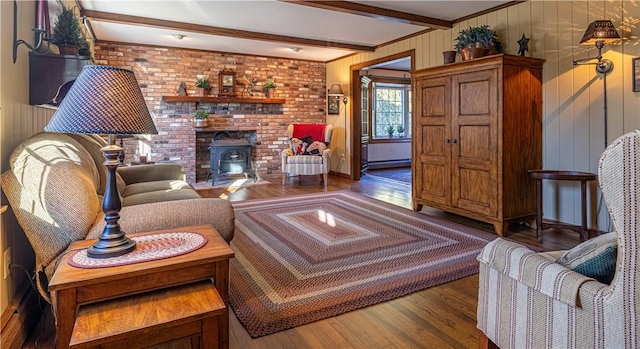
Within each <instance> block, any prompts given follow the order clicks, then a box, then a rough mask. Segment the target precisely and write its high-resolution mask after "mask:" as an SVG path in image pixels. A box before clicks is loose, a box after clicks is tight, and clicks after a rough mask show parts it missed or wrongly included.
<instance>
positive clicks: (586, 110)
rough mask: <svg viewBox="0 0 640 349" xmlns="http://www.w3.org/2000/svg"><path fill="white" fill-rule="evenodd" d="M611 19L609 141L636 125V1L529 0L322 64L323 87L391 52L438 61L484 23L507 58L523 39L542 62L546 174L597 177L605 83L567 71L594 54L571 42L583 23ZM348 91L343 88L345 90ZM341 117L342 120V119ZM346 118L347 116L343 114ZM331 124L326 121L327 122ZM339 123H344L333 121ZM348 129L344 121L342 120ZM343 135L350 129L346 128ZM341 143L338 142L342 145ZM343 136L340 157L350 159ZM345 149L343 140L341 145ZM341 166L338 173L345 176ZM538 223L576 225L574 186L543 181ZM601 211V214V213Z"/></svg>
mask: <svg viewBox="0 0 640 349" xmlns="http://www.w3.org/2000/svg"><path fill="white" fill-rule="evenodd" d="M598 19H610V20H612V21H613V23H614V25H615V26H616V28H617V29H618V32H619V34H620V36H622V37H623V39H622V40H621V41H619V42H617V43H614V44H611V45H607V46H605V48H604V50H603V56H604V57H605V58H607V59H610V60H612V61H613V63H614V70H613V72H612V73H611V74H609V75H608V76H607V80H606V83H607V100H608V142H609V143H611V142H612V141H614V140H615V139H616V138H617V137H619V136H621V135H622V134H624V133H626V132H629V131H631V130H634V129H636V128H639V127H640V98H639V97H640V93H638V92H633V91H632V79H633V75H632V67H631V64H632V61H631V60H632V58H634V57H640V39H639V37H640V27H639V26H638V23H640V2H639V1H636V0H633V1H603V0H600V1H541V0H531V1H527V2H524V3H521V4H518V5H515V6H511V7H508V8H506V9H502V10H499V11H495V12H491V13H488V14H485V15H481V16H478V17H475V18H472V19H469V20H467V21H463V22H460V23H457V24H456V25H455V26H454V27H453V28H452V29H450V30H436V31H432V32H429V33H426V34H423V35H420V36H417V37H412V38H409V39H407V40H403V41H400V42H396V43H393V44H390V45H387V46H384V47H381V48H380V49H378V50H377V51H376V52H373V53H364V54H358V55H354V56H350V57H347V58H344V59H341V60H337V61H334V62H330V63H329V64H327V84H332V83H340V84H342V85H343V88H344V87H345V86H348V84H349V74H348V72H349V67H350V66H351V65H353V64H358V63H362V62H367V61H370V60H373V59H378V58H382V57H385V56H389V55H392V54H394V53H398V52H403V51H407V50H410V49H415V50H416V69H422V68H427V67H432V66H437V65H442V64H443V57H442V51H445V50H452V49H453V45H454V42H453V39H454V38H455V37H456V36H457V33H458V32H459V31H460V30H461V29H464V28H467V27H469V26H478V25H482V24H488V25H489V26H491V27H492V28H493V29H495V30H497V32H498V35H499V37H500V39H501V41H502V42H503V44H504V49H505V52H506V53H510V54H517V52H518V43H517V41H518V40H519V39H520V38H521V37H522V34H525V36H527V37H529V38H531V41H530V42H529V52H528V53H527V55H528V56H532V57H537V58H543V59H545V60H546V62H545V65H544V71H543V103H544V106H543V107H544V116H543V164H544V168H545V169H564V170H576V171H590V172H597V167H598V159H599V157H600V154H601V153H602V151H603V150H604V120H603V114H604V111H603V110H604V98H603V97H604V88H603V86H604V81H603V79H602V77H600V76H598V75H597V74H596V72H595V68H594V66H593V65H580V66H574V65H573V63H572V61H573V60H574V59H581V58H587V57H593V56H595V55H596V54H597V51H596V48H595V46H591V45H589V46H582V45H579V44H578V43H579V42H580V39H581V38H582V35H583V34H584V31H585V29H586V28H587V26H588V24H589V23H590V22H592V21H594V20H598ZM346 90H347V89H345V91H346ZM341 117H344V116H341ZM347 118H350V115H347ZM333 121H334V120H331V119H328V122H333ZM337 121H338V122H340V124H342V122H343V119H339V120H337ZM347 125H349V122H348V120H347ZM347 134H349V130H347ZM343 142H344V140H343ZM349 143H350V140H349V139H347V143H346V144H347V151H346V152H347V159H348V160H349V159H350V153H351V150H350V149H349ZM343 144H344V143H343ZM349 171H350V170H349V168H348V166H346V165H345V166H342V167H341V168H340V169H339V172H342V173H349ZM544 196H545V200H544V212H545V218H550V219H556V220H559V221H563V222H569V223H575V224H579V222H580V188H579V184H576V183H572V182H545V186H544ZM599 198H600V196H599V192H598V190H597V188H596V184H595V183H592V184H591V187H590V189H589V224H590V226H591V227H596V216H597V224H598V226H599V228H600V229H603V230H610V229H611V228H610V227H609V222H608V218H607V214H606V213H605V212H601V213H600V214H599V215H596V212H597V208H598V206H599V204H600V202H599ZM605 210H606V208H603V209H602V211H605Z"/></svg>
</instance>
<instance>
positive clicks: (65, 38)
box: [51, 5, 83, 55]
mask: <svg viewBox="0 0 640 349" xmlns="http://www.w3.org/2000/svg"><path fill="white" fill-rule="evenodd" d="M82 38H83V37H82V31H81V30H80V20H79V19H78V16H76V13H75V12H74V11H73V9H72V8H70V7H66V6H64V5H63V6H62V11H61V12H60V14H59V15H58V18H56V21H55V23H54V28H53V33H52V34H51V42H52V43H54V44H56V45H57V46H58V49H59V50H60V54H61V55H78V50H79V49H80V44H81V43H82Z"/></svg>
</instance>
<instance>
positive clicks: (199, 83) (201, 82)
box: [196, 76, 211, 88]
mask: <svg viewBox="0 0 640 349" xmlns="http://www.w3.org/2000/svg"><path fill="white" fill-rule="evenodd" d="M196 87H199V88H211V85H210V84H209V77H208V76H203V77H198V78H196Z"/></svg>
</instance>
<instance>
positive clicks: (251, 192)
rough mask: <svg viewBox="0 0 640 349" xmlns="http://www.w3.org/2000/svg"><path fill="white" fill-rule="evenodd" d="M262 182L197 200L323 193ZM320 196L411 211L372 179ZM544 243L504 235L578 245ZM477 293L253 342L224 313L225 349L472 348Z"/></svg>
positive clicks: (390, 186) (449, 291)
mask: <svg viewBox="0 0 640 349" xmlns="http://www.w3.org/2000/svg"><path fill="white" fill-rule="evenodd" d="M269 181H270V182H271V183H272V184H268V185H257V186H251V187H244V188H240V189H237V190H227V189H210V190H205V191H200V194H201V196H204V197H221V198H225V199H227V200H230V201H240V200H250V199H258V198H268V197H279V196H288V195H296V194H307V193H313V192H322V191H325V189H324V186H323V185H322V184H321V183H320V179H319V176H307V177H303V178H302V181H301V182H300V183H299V182H298V180H297V179H295V178H290V179H288V181H287V184H286V185H285V186H282V185H280V182H279V179H277V178H274V179H269ZM326 190H327V191H335V190H350V191H353V192H357V193H360V194H362V195H366V196H369V197H372V198H375V199H379V200H382V201H386V202H389V203H392V204H395V205H398V206H400V207H404V208H407V209H411V207H412V204H411V186H409V185H404V184H395V183H393V182H391V181H382V180H378V179H376V178H375V177H373V176H364V177H362V179H361V180H360V181H358V182H354V181H350V180H347V179H342V178H335V177H331V178H329V185H328V188H327V189H326ZM423 212H424V213H426V214H429V215H437V216H440V217H444V218H446V219H450V220H453V221H456V222H458V223H462V224H466V225H469V226H472V227H474V228H478V229H482V230H485V231H489V232H493V225H491V224H487V223H482V222H478V221H474V220H470V219H467V218H464V217H460V216H456V215H451V214H447V213H444V212H440V211H437V210H432V209H428V208H425V209H424V210H423ZM543 236H544V242H543V243H542V244H539V243H538V242H537V241H536V239H535V230H533V229H530V228H528V227H525V226H522V225H519V226H517V225H516V226H511V227H509V238H512V239H514V240H518V241H522V242H526V243H529V244H531V245H535V246H541V247H542V248H543V249H544V250H557V249H567V248H571V247H573V246H575V245H577V244H578V243H579V239H578V235H577V234H576V233H574V232H573V231H570V230H566V231H562V230H553V229H548V230H545V231H544V233H543ZM477 288H478V275H477V274H476V275H472V276H469V277H466V278H463V279H459V280H456V281H453V282H449V283H447V284H444V285H440V286H436V287H432V288H429V289H426V290H422V291H420V292H416V293H413V294H411V295H408V296H405V297H402V298H398V299H395V300H392V301H389V302H385V303H382V304H377V305H373V306H370V307H367V308H364V309H359V310H355V311H352V312H349V313H346V314H342V315H340V316H336V317H332V318H329V319H325V320H321V321H317V322H314V323H311V324H308V325H304V326H300V327H297V328H293V329H290V330H287V331H282V332H279V333H275V334H272V335H269V336H264V337H260V338H256V339H252V338H251V337H250V336H249V334H248V333H247V332H246V330H245V329H244V327H243V326H242V324H241V323H240V322H239V321H238V319H237V318H236V317H235V315H234V314H233V312H231V320H230V329H231V331H230V338H229V340H230V348H232V349H249V348H260V349H278V348H282V349H290V348H331V349H333V348H477V346H478V344H477V341H478V336H477V329H476V304H477V292H478V291H477ZM49 318H50V316H49ZM36 335H37V334H36ZM33 337H35V336H33ZM49 337H50V336H49ZM40 343H41V344H40V345H39V346H38V347H39V348H46V347H50V346H51V340H50V338H49V340H47V335H46V334H45V335H44V337H43V338H41V340H40ZM25 347H26V348H34V347H35V346H34V341H33V340H31V341H30V342H29V343H27V345H26V346H25Z"/></svg>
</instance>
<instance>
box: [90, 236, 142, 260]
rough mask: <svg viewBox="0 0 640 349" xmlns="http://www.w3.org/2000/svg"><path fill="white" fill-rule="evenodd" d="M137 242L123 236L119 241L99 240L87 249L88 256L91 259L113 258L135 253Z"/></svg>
mask: <svg viewBox="0 0 640 349" xmlns="http://www.w3.org/2000/svg"><path fill="white" fill-rule="evenodd" d="M135 248H136V242H135V241H133V240H131V239H129V238H128V237H126V236H124V234H123V236H122V237H121V238H119V239H112V240H102V238H101V239H100V240H98V241H97V242H96V243H95V244H93V246H91V247H89V248H88V249H87V256H89V257H91V258H111V257H118V256H122V255H123V254H127V253H129V252H131V251H133V250H134V249H135Z"/></svg>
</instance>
